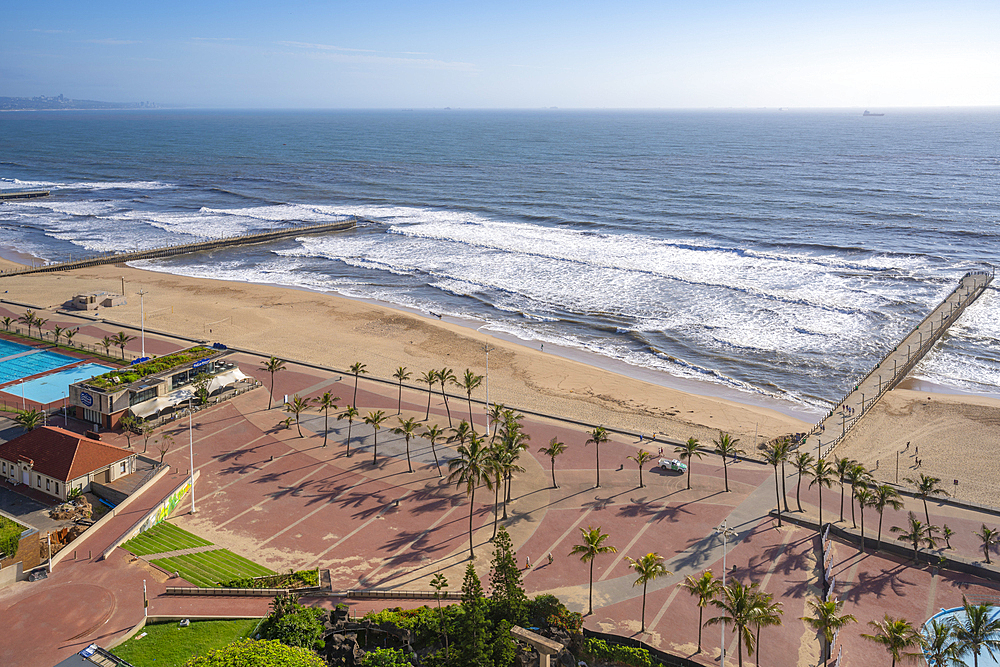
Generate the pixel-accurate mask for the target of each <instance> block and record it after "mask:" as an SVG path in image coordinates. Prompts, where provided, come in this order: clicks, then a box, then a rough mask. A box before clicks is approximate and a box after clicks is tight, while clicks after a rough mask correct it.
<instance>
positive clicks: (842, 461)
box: [833, 456, 857, 523]
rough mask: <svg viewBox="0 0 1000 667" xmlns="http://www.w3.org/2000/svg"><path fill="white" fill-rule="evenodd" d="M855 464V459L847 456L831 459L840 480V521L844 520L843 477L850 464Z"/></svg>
mask: <svg viewBox="0 0 1000 667" xmlns="http://www.w3.org/2000/svg"><path fill="white" fill-rule="evenodd" d="M855 465H857V461H854V460H852V459H849V458H847V457H846V456H845V457H844V458H837V457H834V459H833V467H834V469H835V470H836V471H837V479H838V480H839V481H840V522H841V523H843V522H844V477H846V476H847V471H848V470H850V469H851V466H855Z"/></svg>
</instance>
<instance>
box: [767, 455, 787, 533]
mask: <svg viewBox="0 0 1000 667" xmlns="http://www.w3.org/2000/svg"><path fill="white" fill-rule="evenodd" d="M786 455H787V452H786V450H785V448H784V446H783V445H782V442H781V441H780V440H779V441H778V442H775V443H774V444H772V445H768V446H767V447H765V448H764V462H765V463H767V464H768V465H770V466H773V467H774V498H775V500H776V501H777V508H778V528H781V481H780V480H779V479H778V466H779V465H781V461H782V458H783V457H784V456H786Z"/></svg>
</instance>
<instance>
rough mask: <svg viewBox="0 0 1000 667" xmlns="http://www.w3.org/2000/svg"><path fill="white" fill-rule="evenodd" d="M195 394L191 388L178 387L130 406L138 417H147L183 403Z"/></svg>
mask: <svg viewBox="0 0 1000 667" xmlns="http://www.w3.org/2000/svg"><path fill="white" fill-rule="evenodd" d="M193 396H194V393H193V392H192V391H191V390H190V389H187V388H185V389H178V390H177V391H175V392H173V393H171V394H167V395H166V396H157V397H156V398H151V399H149V400H148V401H143V402H142V403H136V404H135V405H133V406H132V407H131V408H130V410H132V414H134V415H135V416H136V417H142V418H143V419H146V418H148V417H149V416H150V415H155V414H157V413H159V412H161V411H162V410H166V409H167V408H169V407H172V406H174V405H178V404H180V403H183V402H184V401H186V400H188V399H189V398H192V397H193Z"/></svg>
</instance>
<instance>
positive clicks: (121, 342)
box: [112, 331, 135, 361]
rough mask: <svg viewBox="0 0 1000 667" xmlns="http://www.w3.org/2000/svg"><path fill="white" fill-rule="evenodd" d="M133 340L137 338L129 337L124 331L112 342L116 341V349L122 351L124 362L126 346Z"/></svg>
mask: <svg viewBox="0 0 1000 667" xmlns="http://www.w3.org/2000/svg"><path fill="white" fill-rule="evenodd" d="M133 340H135V336H129V335H128V334H127V333H125V332H124V331H119V332H118V335H116V336H115V337H114V338H112V341H114V344H115V347H118V348H120V349H121V351H122V360H123V361H124V360H125V346H126V345H128V344H129V342H130V341H133Z"/></svg>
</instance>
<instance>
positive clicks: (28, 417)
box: [14, 408, 44, 432]
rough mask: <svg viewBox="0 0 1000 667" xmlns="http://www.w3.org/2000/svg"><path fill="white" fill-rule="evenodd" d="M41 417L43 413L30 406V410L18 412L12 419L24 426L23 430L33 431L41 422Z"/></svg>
mask: <svg viewBox="0 0 1000 667" xmlns="http://www.w3.org/2000/svg"><path fill="white" fill-rule="evenodd" d="M43 417H44V415H43V414H42V413H41V412H39V411H38V410H35V409H34V408H32V409H30V410H25V411H23V412H18V413H17V415H16V416H15V417H14V421H15V422H16V423H18V424H19V425H21V426H22V427H24V430H25V432H27V431H34V430H35V429H36V428H38V425H39V424H41V423H42V418H43Z"/></svg>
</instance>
